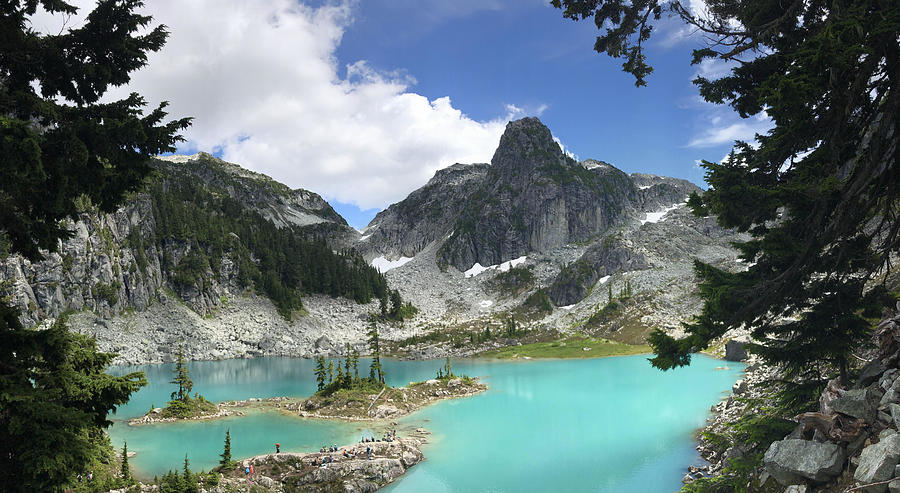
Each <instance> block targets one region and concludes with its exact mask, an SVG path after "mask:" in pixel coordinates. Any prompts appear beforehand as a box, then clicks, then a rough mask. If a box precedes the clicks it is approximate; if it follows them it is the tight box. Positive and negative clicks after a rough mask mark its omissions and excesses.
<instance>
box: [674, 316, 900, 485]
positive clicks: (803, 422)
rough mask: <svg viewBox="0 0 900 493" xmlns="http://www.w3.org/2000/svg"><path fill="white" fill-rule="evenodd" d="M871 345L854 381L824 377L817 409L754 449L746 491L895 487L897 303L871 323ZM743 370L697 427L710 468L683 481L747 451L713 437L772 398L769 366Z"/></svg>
mask: <svg viewBox="0 0 900 493" xmlns="http://www.w3.org/2000/svg"><path fill="white" fill-rule="evenodd" d="M873 342H874V344H873V346H874V348H875V349H873V350H871V351H870V352H868V353H867V354H864V355H862V356H860V358H861V359H862V357H865V359H864V360H863V361H864V362H865V365H864V366H863V367H862V368H860V369H859V374H858V376H857V378H856V380H855V381H853V382H852V383H851V384H848V385H846V386H842V385H840V382H839V381H838V380H837V379H835V380H831V381H829V382H828V384H827V386H826V387H825V390H824V391H823V392H822V393H821V394H820V395H819V398H818V405H817V406H816V407H817V409H815V410H813V411H810V412H803V413H800V414H798V415H796V416H793V417H791V418H790V420H791V421H793V422H794V423H796V424H795V425H794V428H793V431H791V432H790V433H788V434H786V435H785V436H783V437H782V438H781V439H777V440H775V441H773V442H772V443H771V444H769V445H768V447H767V448H766V449H765V453H764V454H762V452H761V451H760V452H758V453H759V454H760V455H762V457H761V464H758V465H756V466H755V467H754V468H753V469H752V470H750V471H749V474H748V478H747V481H748V483H747V484H746V487H747V488H748V491H765V492H769V491H772V492H779V493H780V492H782V491H784V492H790V493H807V492H810V493H811V492H823V493H836V492H847V491H864V492H867V493H886V492H890V493H898V492H900V304H898V306H897V312H896V313H894V314H893V315H889V316H887V317H885V318H884V319H883V320H882V321H881V323H879V324H878V326H877V328H876V329H875V331H874V341H873ZM745 371H746V374H745V377H744V379H742V380H739V381H738V382H737V383H735V385H734V387H733V389H732V395H731V396H730V397H729V398H728V399H726V400H723V401H722V402H720V403H718V404H716V405H715V406H713V408H712V411H713V413H714V415H713V417H711V418H710V421H709V424H708V425H707V426H706V427H705V428H704V429H703V430H702V431H703V432H705V433H701V440H700V442H701V443H700V445H699V446H698V448H697V449H698V451H699V452H700V454H701V456H702V457H703V459H704V460H706V461H708V462H709V465H705V466H700V467H696V466H691V468H690V469H689V470H688V473H687V474H686V475H685V477H684V479H683V481H684V482H685V483H690V482H693V481H696V480H698V479H701V478H705V477H715V476H718V475H720V474H722V473H723V470H724V469H725V468H726V467H727V466H729V465H734V464H739V463H740V461H741V459H742V458H745V457H747V456H748V455H749V454H750V453H751V447H752V446H753V444H751V443H736V444H732V445H731V446H728V447H723V444H722V443H721V442H719V443H717V441H716V440H715V439H714V438H713V437H715V436H716V435H717V434H719V435H720V436H721V435H723V434H725V433H727V431H728V427H729V424H733V423H735V422H737V421H738V420H739V419H740V418H741V417H746V416H752V415H753V414H755V413H756V410H757V409H759V408H760V406H764V405H766V404H767V402H768V401H769V399H770V398H771V396H770V393H769V392H768V391H767V390H766V387H767V384H768V383H770V382H771V381H773V380H775V377H776V376H777V373H776V371H775V370H774V369H772V368H768V367H766V366H763V365H762V364H760V363H758V362H755V361H751V362H750V364H749V365H748V367H747V369H746V370H745ZM735 461H738V462H735Z"/></svg>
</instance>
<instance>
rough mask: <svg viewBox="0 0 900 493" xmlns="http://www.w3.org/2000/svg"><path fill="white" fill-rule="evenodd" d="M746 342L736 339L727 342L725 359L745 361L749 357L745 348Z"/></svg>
mask: <svg viewBox="0 0 900 493" xmlns="http://www.w3.org/2000/svg"><path fill="white" fill-rule="evenodd" d="M745 345H746V343H745V342H741V341H736V340H734V339H732V340H730V341H728V342H727V343H725V359H726V360H728V361H744V360H745V359H747V351H745V350H744V346H745Z"/></svg>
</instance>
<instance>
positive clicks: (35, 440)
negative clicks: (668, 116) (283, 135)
mask: <svg viewBox="0 0 900 493" xmlns="http://www.w3.org/2000/svg"><path fill="white" fill-rule="evenodd" d="M141 5H142V3H141V2H140V1H128V2H116V1H101V2H97V5H96V6H95V7H94V10H93V11H92V12H91V13H90V14H89V15H88V16H87V17H86V19H85V20H84V22H82V23H81V24H80V25H79V26H77V27H72V28H69V29H65V28H63V29H60V31H59V32H57V33H51V34H43V33H40V32H38V31H35V30H33V29H32V27H31V21H30V18H31V17H32V16H34V15H35V14H37V13H38V11H39V10H40V11H42V12H43V11H46V12H47V13H49V14H57V15H73V14H76V13H77V12H78V9H77V8H76V7H75V6H73V5H71V4H69V3H66V2H64V1H40V2H38V1H32V0H12V1H8V2H4V4H3V7H2V8H0V39H2V40H3V41H2V49H0V156H2V158H0V160H2V165H0V244H2V245H4V246H3V247H0V250H2V252H0V258H2V257H4V256H5V255H6V254H15V253H18V254H22V255H23V256H24V257H25V258H28V259H29V260H32V261H36V260H40V259H42V258H43V256H44V255H45V254H46V253H47V252H55V251H57V249H58V248H59V245H61V244H62V243H61V242H60V241H59V240H62V239H66V238H68V237H69V236H71V234H72V233H71V232H70V231H69V230H68V227H67V226H66V225H65V224H64V222H63V221H62V220H63V219H65V218H67V217H69V218H72V217H76V216H77V215H78V213H79V210H78V207H79V206H78V204H79V203H84V202H86V201H89V202H90V203H92V204H96V205H97V206H98V207H99V208H100V210H101V211H104V212H112V211H114V210H115V209H116V207H117V206H118V205H119V204H121V203H122V202H123V200H124V198H125V196H126V194H128V193H129V192H132V191H135V190H137V189H139V187H140V186H141V185H142V183H143V179H144V178H145V177H146V176H147V174H148V173H149V172H150V167H149V166H148V165H147V161H148V159H149V157H150V156H153V155H157V154H161V153H164V152H168V151H174V150H175V147H174V144H175V142H177V141H178V140H180V138H179V137H178V136H177V135H176V133H177V132H178V131H179V130H181V129H183V128H186V127H187V126H188V125H189V123H190V120H189V119H181V120H177V121H173V122H170V123H162V122H163V120H164V119H165V117H166V113H165V112H164V111H163V110H164V108H165V103H163V104H161V105H160V106H158V107H157V108H156V109H154V110H152V111H150V112H149V113H144V110H143V109H144V107H145V105H146V103H145V100H144V99H143V98H142V97H141V96H140V95H139V94H135V93H132V94H131V95H130V96H129V97H128V98H126V99H124V100H120V101H109V102H103V103H100V102H99V101H101V98H102V97H103V96H104V95H105V94H106V93H107V90H108V88H109V87H110V86H118V85H123V84H125V83H127V82H128V81H129V74H130V73H131V72H133V71H134V70H137V69H139V68H141V67H143V66H144V65H145V64H146V63H147V59H148V56H147V55H148V54H149V53H151V52H154V51H158V50H159V49H160V48H161V47H162V46H163V44H164V43H165V40H166V37H167V32H166V29H165V27H164V26H155V27H154V26H152V25H151V21H152V19H151V18H150V17H148V16H145V15H140V14H138V13H136V11H137V10H139V9H140V7H141ZM18 317H19V313H18V310H17V309H15V308H14V307H12V306H11V305H10V304H9V303H8V302H7V301H6V300H0V341H3V342H2V344H0V361H2V362H3V363H2V365H0V484H2V485H3V488H5V489H6V490H7V491H29V492H30V491H58V490H61V489H64V488H66V487H67V485H70V484H71V483H72V482H73V481H74V479H75V477H76V475H77V474H79V473H82V472H83V469H84V468H85V467H86V466H87V464H88V461H90V460H91V459H92V458H94V457H96V456H98V455H100V454H103V453H105V452H104V447H105V446H106V445H104V443H103V442H102V441H99V440H95V439H93V438H92V437H96V436H97V434H98V433H99V430H100V429H101V428H105V427H107V426H109V424H110V422H109V421H108V419H107V416H108V415H109V412H110V411H111V410H113V409H115V407H116V406H119V405H122V404H124V403H125V402H127V401H128V397H129V396H130V394H131V393H132V392H134V391H136V390H137V389H139V388H140V387H141V386H142V385H145V384H146V380H145V379H144V377H143V374H142V373H131V374H128V375H125V376H122V377H112V376H110V375H108V374H106V373H104V368H106V366H107V365H108V364H109V363H110V361H111V360H112V357H113V356H112V355H108V354H106V353H101V352H98V350H97V346H96V343H95V342H93V341H92V340H90V339H89V338H87V337H84V336H82V335H80V334H72V333H70V332H69V331H68V328H67V327H66V324H65V318H64V317H61V318H60V319H59V320H58V321H57V323H55V324H53V326H52V327H51V328H50V329H49V330H43V331H34V330H30V329H27V328H25V327H23V326H22V324H21V323H20V322H19V320H18ZM47 444H65V446H47Z"/></svg>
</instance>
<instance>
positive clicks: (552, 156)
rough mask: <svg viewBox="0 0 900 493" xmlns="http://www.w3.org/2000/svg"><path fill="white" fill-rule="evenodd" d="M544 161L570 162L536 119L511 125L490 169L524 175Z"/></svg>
mask: <svg viewBox="0 0 900 493" xmlns="http://www.w3.org/2000/svg"><path fill="white" fill-rule="evenodd" d="M547 161H557V162H559V163H560V164H569V163H568V162H567V161H571V160H570V159H569V158H567V157H566V155H565V154H564V153H563V151H562V149H561V148H560V147H559V144H557V143H556V142H555V141H554V140H553V135H552V134H551V133H550V129H549V128H547V127H546V126H544V124H543V123H541V121H540V120H539V119H537V118H534V117H529V118H522V119H521V120H515V121H511V122H509V123H507V124H506V130H505V131H504V132H503V135H502V136H501V137H500V144H499V145H498V146H497V150H496V151H495V152H494V157H493V158H492V159H491V165H492V166H494V167H497V168H506V169H510V170H516V171H519V172H527V171H530V170H531V169H533V168H534V167H535V166H538V165H541V164H543V163H546V162H547Z"/></svg>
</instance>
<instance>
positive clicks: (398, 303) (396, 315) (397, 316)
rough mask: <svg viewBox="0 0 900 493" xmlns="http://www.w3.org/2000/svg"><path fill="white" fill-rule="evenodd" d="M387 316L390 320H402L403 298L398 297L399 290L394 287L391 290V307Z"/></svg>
mask: <svg viewBox="0 0 900 493" xmlns="http://www.w3.org/2000/svg"><path fill="white" fill-rule="evenodd" d="M388 318H390V319H392V320H400V321H402V320H403V299H402V298H400V291H397V290H396V289H394V290H392V291H391V309H390V312H388Z"/></svg>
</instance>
